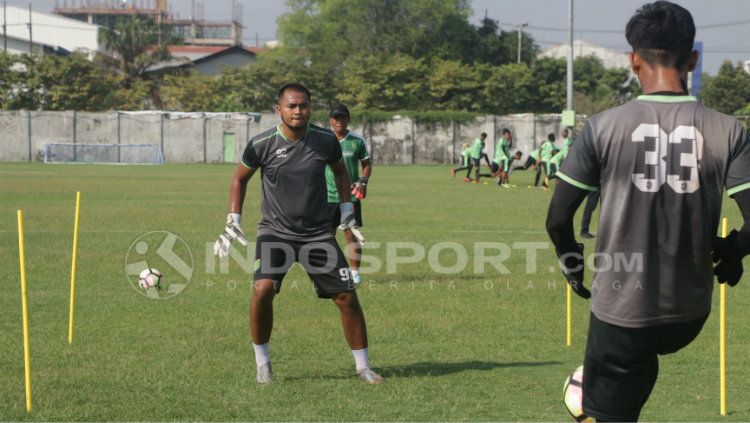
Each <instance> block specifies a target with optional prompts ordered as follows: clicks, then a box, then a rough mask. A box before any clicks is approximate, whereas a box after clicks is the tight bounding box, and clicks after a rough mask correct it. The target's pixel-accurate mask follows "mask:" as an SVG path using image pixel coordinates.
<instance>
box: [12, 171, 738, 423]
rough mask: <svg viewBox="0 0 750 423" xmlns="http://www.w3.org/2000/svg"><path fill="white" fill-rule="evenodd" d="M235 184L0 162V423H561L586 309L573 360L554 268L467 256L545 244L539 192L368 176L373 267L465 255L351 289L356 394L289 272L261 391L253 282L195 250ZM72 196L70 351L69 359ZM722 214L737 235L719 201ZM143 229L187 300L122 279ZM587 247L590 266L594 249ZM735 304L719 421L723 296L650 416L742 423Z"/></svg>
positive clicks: (730, 207) (320, 309) (331, 316)
mask: <svg viewBox="0 0 750 423" xmlns="http://www.w3.org/2000/svg"><path fill="white" fill-rule="evenodd" d="M233 170H234V169H233V167H231V166H221V165H215V166H203V165H179V166H178V165H164V166H93V165H67V166H66V165H56V166H55V165H39V164H0V240H2V242H0V265H1V268H2V270H3V271H2V276H0V281H1V282H2V290H0V420H3V421H6V420H14V421H15V420H19V421H26V420H33V421H90V420H97V421H105V420H106V421H109V420H115V421H144V420H161V421H167V420H169V421H173V420H180V421H199V420H200V421H204V420H211V421H236V420H264V421H290V420H292V421H467V420H468V421H498V420H500V421H568V420H570V417H569V416H568V414H567V412H566V411H565V408H564V406H563V404H562V398H561V397H562V385H563V381H564V379H565V377H566V376H567V375H568V373H569V372H570V371H571V370H572V369H573V368H575V367H576V366H578V365H579V364H580V363H581V362H582V356H583V348H584V345H585V327H586V325H587V321H588V304H587V303H586V302H584V301H583V300H581V299H578V298H575V299H574V312H575V318H574V338H573V342H574V345H573V347H571V348H568V347H566V346H565V319H564V318H565V284H564V281H563V280H562V278H561V277H560V275H559V274H558V272H557V271H550V267H551V266H554V265H555V263H556V261H555V257H554V252H553V250H552V249H551V248H550V249H546V250H542V251H540V252H539V258H538V261H537V263H538V269H537V271H536V272H534V273H527V271H526V265H527V263H526V260H525V252H524V251H523V250H519V249H513V250H512V255H511V257H510V258H509V259H508V260H507V261H506V262H505V265H506V266H507V268H508V269H509V270H510V273H509V274H500V273H499V272H497V271H496V270H493V268H492V267H490V266H488V268H487V269H486V271H485V272H483V273H478V272H475V271H474V266H473V258H472V257H473V248H474V247H473V246H474V243H477V242H503V243H507V244H508V245H511V244H513V243H517V242H547V236H546V234H545V232H544V219H545V215H546V210H547V205H548V203H549V199H550V195H551V194H550V192H549V191H542V190H538V189H527V188H526V185H527V184H528V183H529V181H530V180H531V177H532V175H531V174H530V173H528V172H517V173H515V174H514V175H513V180H512V182H514V183H516V184H518V186H519V187H518V188H514V189H503V188H498V187H495V186H494V185H492V184H489V185H483V184H480V185H474V184H465V183H463V182H461V181H460V178H459V177H457V178H456V179H451V178H450V176H448V167H447V166H410V167H397V166H382V167H376V168H375V171H374V174H373V178H372V180H371V184H370V187H369V188H370V192H369V195H368V198H367V200H365V209H364V210H365V212H364V218H365V224H366V226H365V228H364V229H365V230H364V231H363V232H365V234H366V235H367V237H368V242H370V244H369V245H370V246H373V245H376V244H375V243H377V242H379V243H381V246H380V247H379V248H371V249H370V250H366V254H370V255H372V256H374V257H375V258H377V259H378V260H381V261H382V262H383V263H384V264H385V262H386V256H387V254H388V251H387V249H386V247H385V245H386V244H385V243H387V242H394V241H402V242H417V243H420V244H421V245H423V246H424V247H425V249H426V250H427V251H428V252H429V251H430V250H431V249H433V248H434V246H435V245H436V244H439V243H442V242H455V243H458V244H460V245H462V246H463V247H465V248H466V249H467V250H468V251H469V264H468V266H467V268H466V269H465V270H463V271H462V272H459V273H455V274H445V273H442V274H441V273H438V272H434V271H433V270H431V269H430V266H429V265H428V260H427V259H424V260H421V261H420V262H419V263H414V264H402V265H400V266H398V268H397V269H398V271H397V272H396V273H388V272H387V269H386V267H385V266H383V268H382V269H381V270H380V271H378V272H375V273H372V274H367V275H365V278H364V282H363V283H362V286H360V288H359V290H358V292H359V295H360V298H361V302H362V303H363V307H364V309H365V314H366V316H367V321H368V330H369V335H370V351H371V362H372V364H373V367H374V368H375V369H376V370H377V371H379V372H380V373H381V374H383V375H384V376H385V377H386V378H387V379H388V380H387V383H385V384H382V385H378V386H366V385H364V384H362V383H361V382H359V381H358V380H357V379H355V378H354V376H353V372H354V368H353V367H354V366H353V360H352V357H351V353H350V351H349V349H348V347H347V345H346V343H345V341H344V338H343V334H342V332H341V326H340V322H339V318H338V311H337V310H336V308H335V306H334V305H333V304H332V303H331V302H330V301H324V300H318V299H317V298H316V297H315V295H314V292H313V290H312V287H311V284H310V283H309V281H308V280H307V277H306V275H305V274H304V273H303V272H302V271H301V270H300V268H299V267H297V266H295V267H294V269H293V270H292V272H291V273H289V274H288V275H287V278H286V279H285V281H284V287H283V289H282V292H281V295H280V296H278V297H277V299H276V307H275V314H276V319H275V327H274V334H273V338H272V342H271V355H272V357H273V362H274V374H275V380H274V383H273V384H272V385H270V386H257V385H256V384H255V381H254V376H255V362H254V356H253V353H252V347H251V342H250V338H249V335H248V324H247V308H248V299H249V296H250V276H249V275H248V274H247V273H246V272H245V271H243V269H242V267H241V266H240V265H239V264H238V263H237V262H235V261H230V264H229V270H228V272H226V273H222V272H220V271H219V269H220V267H219V266H218V265H217V266H213V264H212V263H213V258H212V254H211V252H210V250H207V246H210V243H212V242H213V241H214V240H215V237H216V236H217V235H218V234H219V232H220V231H221V230H222V228H223V223H224V219H225V216H226V207H227V200H228V187H229V182H230V178H231V175H232V173H233ZM78 190H80V191H82V213H81V222H80V241H79V255H78V257H79V259H78V260H79V261H78V280H77V296H76V300H77V307H76V338H75V342H74V343H73V344H72V345H68V343H67V330H68V301H69V282H70V260H71V246H72V235H73V215H74V213H73V212H74V205H75V201H74V200H75V192H76V191H78ZM259 191H260V189H259V184H258V180H253V181H252V182H251V184H250V188H249V192H248V195H247V200H246V202H245V213H244V218H243V222H244V225H243V226H244V227H245V229H246V231H247V232H248V235H249V236H250V235H252V234H253V229H254V226H255V222H257V221H258V218H259V216H258V214H259V199H260V197H259V196H260V194H259ZM17 209H23V212H24V217H25V229H26V257H27V263H26V264H27V275H28V286H29V289H28V297H29V308H30V333H31V361H32V381H33V399H34V408H33V411H32V413H31V414H26V411H25V402H24V370H23V345H22V327H21V301H20V300H21V295H20V282H19V281H20V278H19V270H18V241H17V232H16V210H17ZM724 213H725V214H726V215H727V216H728V217H729V218H730V222H732V223H734V224H735V225H736V224H737V223H738V222H739V219H740V215H739V212H738V211H737V208H736V206H735V205H734V204H733V202H731V200H728V199H727V200H726V202H725V209H724ZM577 222H578V219H577ZM733 226H734V225H733ZM593 230H594V231H596V228H595V227H594V228H593ZM150 231H168V232H171V233H174V234H176V235H178V236H179V237H180V238H182V239H183V240H184V241H185V243H186V244H187V247H188V248H189V250H190V252H191V253H192V256H193V259H194V262H193V266H192V268H193V274H192V278H191V280H190V284H189V285H188V287H187V288H186V289H185V290H183V291H182V292H181V293H180V294H179V295H176V296H175V297H173V298H171V299H164V300H155V299H149V298H146V297H145V296H143V295H141V294H140V293H139V292H137V291H136V290H135V289H134V288H133V287H132V286H131V284H130V282H129V280H128V278H127V277H126V275H125V270H124V267H125V263H126V260H129V259H128V258H126V255H127V254H128V250H129V248H130V247H131V244H132V243H133V242H134V241H135V240H136V239H138V238H139V237H140V236H141V235H143V234H145V233H148V232H150ZM443 245H446V244H443ZM586 247H587V251H592V250H593V248H594V243H593V242H591V241H587V243H586ZM182 253H184V251H183V252H182ZM243 254H244V252H243ZM251 254H252V253H251ZM493 254H494V253H493ZM439 259H440V260H441V263H442V264H443V265H444V266H449V265H451V264H452V263H454V262H455V261H456V260H455V255H454V254H452V253H451V252H450V251H449V250H444V251H443V253H442V254H440V255H439ZM207 260H208V264H209V265H208V266H207ZM214 269H216V271H214ZM162 270H164V272H165V273H166V277H167V278H170V277H172V278H175V277H176V271H174V270H171V269H169V268H165V269H162ZM170 271H171V273H170ZM589 276H590V275H589ZM131 279H132V278H131ZM745 279H747V277H745ZM588 280H589V281H590V278H588ZM748 289H750V287H748V281H747V280H746V281H745V282H744V283H743V284H740V285H739V286H738V287H736V288H734V289H730V290H729V291H728V292H729V299H728V308H729V331H728V340H729V341H728V351H729V360H728V381H729V384H728V398H729V407H728V408H729V411H730V415H729V416H728V417H725V418H722V417H721V416H719V364H718V338H719V337H718V335H719V330H718V317H719V316H718V289H717V290H716V292H717V294H716V297H717V301H716V302H715V304H716V306H715V313H714V314H712V316H711V317H710V318H709V321H708V323H707V324H706V326H705V328H704V330H703V333H702V334H701V335H700V336H699V338H698V339H697V340H696V341H695V342H694V343H693V344H692V345H690V346H689V347H688V348H686V349H685V350H683V351H682V352H681V353H679V354H677V355H673V356H668V357H663V358H662V359H661V373H660V380H659V382H658V383H657V385H656V388H655V390H654V393H653V395H652V396H651V399H650V401H649V403H648V404H647V405H646V407H645V409H644V412H643V414H642V416H641V417H642V419H643V420H649V421H655V420H658V421H748V420H750V367H749V365H750V356H749V355H748V351H749V347H750V325H749V324H748V322H749V319H750V307H748V306H749V305H750V297H749V296H748Z"/></svg>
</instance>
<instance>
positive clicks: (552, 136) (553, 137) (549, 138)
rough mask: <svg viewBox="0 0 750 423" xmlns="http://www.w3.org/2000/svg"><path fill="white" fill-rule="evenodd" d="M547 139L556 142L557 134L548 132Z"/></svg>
mask: <svg viewBox="0 0 750 423" xmlns="http://www.w3.org/2000/svg"><path fill="white" fill-rule="evenodd" d="M547 139H548V140H550V141H552V142H555V134H547Z"/></svg>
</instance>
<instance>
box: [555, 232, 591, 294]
mask: <svg viewBox="0 0 750 423" xmlns="http://www.w3.org/2000/svg"><path fill="white" fill-rule="evenodd" d="M577 247H578V248H577V250H578V251H576V252H572V253H565V254H562V255H560V253H559V252H558V258H559V259H560V266H561V267H562V271H563V275H564V276H565V280H567V281H568V284H569V285H570V287H571V288H573V291H575V293H576V294H577V295H578V296H579V297H581V298H584V299H589V298H591V291H589V290H588V289H586V287H585V286H583V270H584V267H585V266H584V260H583V244H581V243H578V244H577Z"/></svg>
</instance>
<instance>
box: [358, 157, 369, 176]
mask: <svg viewBox="0 0 750 423" xmlns="http://www.w3.org/2000/svg"><path fill="white" fill-rule="evenodd" d="M360 163H362V176H364V177H365V178H367V179H370V175H372V160H370V158H369V157H368V158H366V159H364V160H362V161H361V162H360Z"/></svg>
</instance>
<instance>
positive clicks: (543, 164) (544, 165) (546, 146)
mask: <svg viewBox="0 0 750 423" xmlns="http://www.w3.org/2000/svg"><path fill="white" fill-rule="evenodd" d="M556 150H557V147H555V134H547V141H544V142H543V143H542V145H541V146H540V147H539V162H537V164H536V165H535V168H536V177H535V178H534V186H535V187H536V186H539V179H540V177H541V176H542V171H544V181H543V182H542V188H544V189H547V186H548V183H547V176H548V175H549V161H550V159H551V158H552V155H553V154H554V152H555V151H556Z"/></svg>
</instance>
